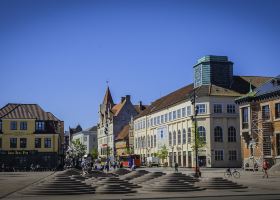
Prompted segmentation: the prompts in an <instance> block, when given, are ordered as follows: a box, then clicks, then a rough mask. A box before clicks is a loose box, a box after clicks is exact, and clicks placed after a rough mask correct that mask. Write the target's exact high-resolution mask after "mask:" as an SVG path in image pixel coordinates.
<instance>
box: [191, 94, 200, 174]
mask: <svg viewBox="0 0 280 200" xmlns="http://www.w3.org/2000/svg"><path fill="white" fill-rule="evenodd" d="M191 102H192V104H193V111H194V114H193V116H192V121H193V122H194V149H195V177H199V171H198V148H197V119H196V117H197V113H198V108H197V107H196V105H195V102H196V89H194V90H193V96H192V99H191Z"/></svg>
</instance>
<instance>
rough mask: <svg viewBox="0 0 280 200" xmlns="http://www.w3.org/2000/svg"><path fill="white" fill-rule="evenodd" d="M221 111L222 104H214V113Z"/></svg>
mask: <svg viewBox="0 0 280 200" xmlns="http://www.w3.org/2000/svg"><path fill="white" fill-rule="evenodd" d="M222 112H223V108H222V104H214V113H222Z"/></svg>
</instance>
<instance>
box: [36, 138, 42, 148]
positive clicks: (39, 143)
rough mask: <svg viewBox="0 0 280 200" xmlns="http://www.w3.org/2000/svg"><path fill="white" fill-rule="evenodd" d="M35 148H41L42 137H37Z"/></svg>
mask: <svg viewBox="0 0 280 200" xmlns="http://www.w3.org/2000/svg"><path fill="white" fill-rule="evenodd" d="M35 148H41V138H35Z"/></svg>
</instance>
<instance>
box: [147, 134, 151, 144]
mask: <svg viewBox="0 0 280 200" xmlns="http://www.w3.org/2000/svg"><path fill="white" fill-rule="evenodd" d="M147 139H148V147H151V140H150V137H149V136H147Z"/></svg>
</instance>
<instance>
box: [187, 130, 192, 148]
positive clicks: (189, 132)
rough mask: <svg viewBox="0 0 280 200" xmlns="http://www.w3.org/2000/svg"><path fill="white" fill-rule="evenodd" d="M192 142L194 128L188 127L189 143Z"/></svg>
mask: <svg viewBox="0 0 280 200" xmlns="http://www.w3.org/2000/svg"><path fill="white" fill-rule="evenodd" d="M191 142H192V129H191V128H188V143H189V144H190V143H191Z"/></svg>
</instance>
